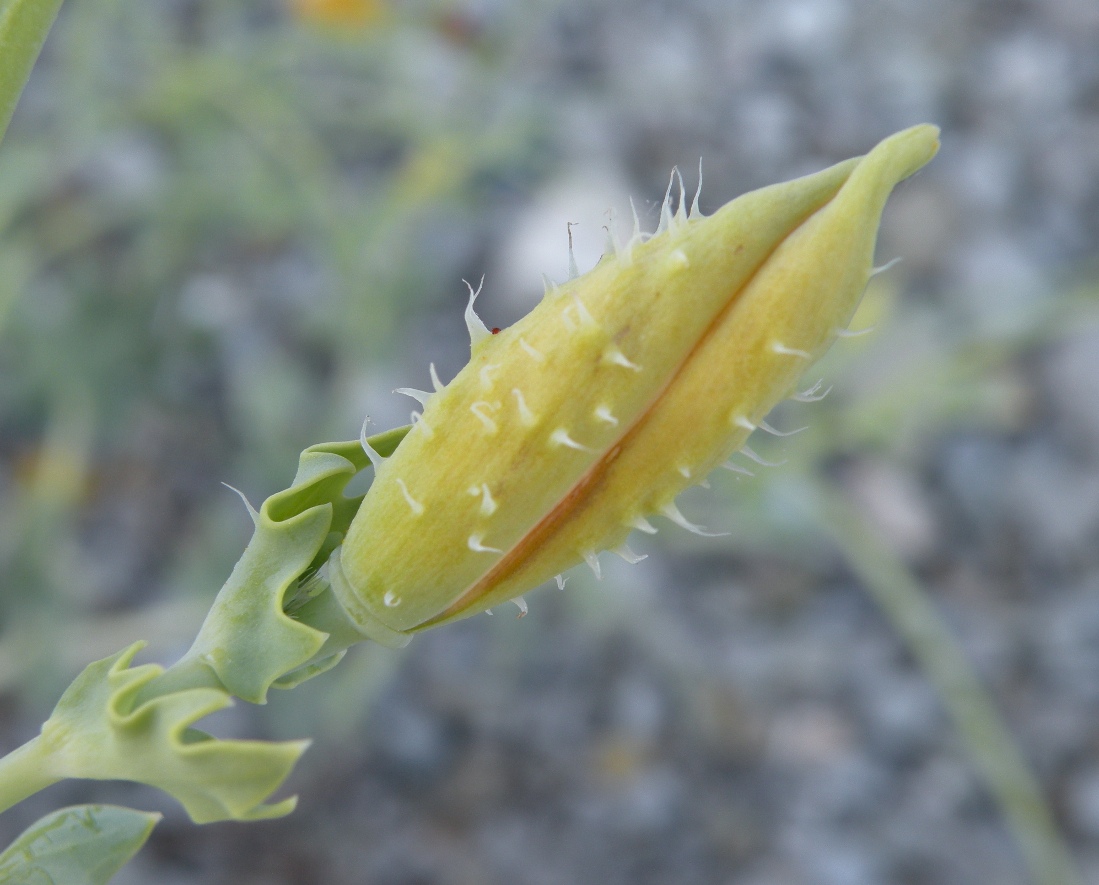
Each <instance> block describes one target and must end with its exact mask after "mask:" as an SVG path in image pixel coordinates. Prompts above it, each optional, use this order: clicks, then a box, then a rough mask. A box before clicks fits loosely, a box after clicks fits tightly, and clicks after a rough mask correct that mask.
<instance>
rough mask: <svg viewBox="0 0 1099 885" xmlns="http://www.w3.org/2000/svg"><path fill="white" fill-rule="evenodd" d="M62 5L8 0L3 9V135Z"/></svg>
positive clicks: (49, 0)
mask: <svg viewBox="0 0 1099 885" xmlns="http://www.w3.org/2000/svg"><path fill="white" fill-rule="evenodd" d="M60 8H61V0H7V2H6V3H4V4H3V6H2V8H0V138H3V137H4V133H5V132H7V130H8V123H10V122H11V115H12V114H13V113H14V112H15V105H16V103H17V102H18V101H19V96H20V95H21V94H22V92H23V87H24V86H26V85H27V79H28V78H29V77H30V75H31V68H33V67H34V63H35V61H36V60H37V59H38V53H39V52H41V51H42V44H43V43H45V42H46V35H47V34H48V33H49V32H50V27H51V26H52V25H53V21H54V19H55V18H57V11H58V10H59V9H60Z"/></svg>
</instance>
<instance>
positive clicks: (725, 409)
mask: <svg viewBox="0 0 1099 885" xmlns="http://www.w3.org/2000/svg"><path fill="white" fill-rule="evenodd" d="M937 136H938V130H937V129H936V128H935V127H934V126H928V125H924V126H916V127H913V128H911V129H908V130H905V131H903V132H900V133H898V134H896V135H894V136H892V137H891V138H888V139H886V140H885V141H883V142H882V143H881V144H879V145H878V146H877V147H876V148H874V150H872V151H871V152H870V153H869V154H868V155H867V156H865V157H862V158H857V159H853V160H848V161H847V162H844V163H840V164H838V165H836V166H833V167H831V168H830V169H826V170H824V171H822V172H819V173H817V174H815V175H809V176H806V177H804V178H799V179H797V180H795V181H791V182H787V183H785V184H779V185H774V186H772V187H767V188H763V189H761V190H758V191H754V192H752V193H749V194H746V195H744V196H742V197H740V198H738V199H736V200H734V201H733V202H731V203H729V204H728V205H726V206H725V207H723V208H722V209H720V210H719V211H718V212H716V213H715V214H714V215H712V216H710V217H708V218H702V217H700V216H699V215H698V213H697V210H696V209H692V211H691V213H690V215H689V216H688V213H687V212H686V211H685V209H684V206H683V205H682V203H683V200H682V199H681V200H680V206H679V209H678V210H677V211H676V212H675V213H672V211H671V208H670V201H668V200H666V201H665V206H664V210H663V212H662V218H661V223H660V228H659V229H658V231H657V233H656V234H655V235H654V236H652V237H651V238H648V239H646V238H645V237H644V236H638V235H636V234H635V236H634V238H633V239H632V240H631V241H630V242H629V243H628V244H627V245H626V246H625V247H624V248H622V249H619V250H614V251H612V252H611V253H609V254H607V255H605V256H604V257H603V259H602V260H601V261H600V262H599V264H598V265H597V266H596V267H595V268H594V269H593V270H592V271H591V272H589V273H587V274H584V275H583V276H581V277H578V278H576V279H573V280H571V281H570V282H568V283H566V284H564V285H562V286H560V287H557V288H554V289H552V290H551V291H549V292H547V294H546V296H545V298H544V300H543V301H542V302H541V304H539V305H538V307H536V308H535V309H534V310H533V311H531V313H530V314H528V315H527V316H526V317H524V318H523V319H522V320H521V321H519V322H518V323H516V324H515V325H514V326H512V327H511V328H509V329H505V330H503V331H500V332H499V334H491V333H489V332H488V330H487V329H485V328H484V326H483V325H482V324H481V323H480V321H479V320H477V319H476V316H475V315H474V314H473V312H472V298H471V301H470V305H471V306H470V309H469V310H468V311H467V321H468V322H469V324H470V332H471V336H472V338H473V343H472V348H471V350H472V354H471V358H470V361H469V364H468V365H466V366H465V368H463V369H462V371H461V372H459V373H458V375H457V376H456V377H455V378H454V380H453V381H451V382H450V383H449V384H448V385H446V386H445V387H442V388H441V389H439V390H438V391H437V392H436V393H435V394H433V395H431V396H430V397H429V398H426V397H425V398H426V406H425V409H424V413H423V416H422V419H421V420H420V421H419V422H418V423H417V424H416V426H415V427H414V428H413V430H412V431H411V432H410V433H409V434H408V436H407V437H406V438H405V440H404V442H403V443H401V445H400V447H399V448H398V449H397V451H396V452H395V453H394V454H393V456H392V457H391V458H389V459H387V460H385V461H384V463H383V462H382V461H381V459H377V463H376V467H377V471H376V477H375V480H374V484H373V485H372V486H371V488H370V491H369V493H368V494H367V495H366V498H365V499H364V500H363V502H362V505H361V507H360V509H359V511H358V513H357V515H356V516H355V519H354V521H353V523H352V524H351V527H350V530H349V531H348V533H347V536H346V538H345V540H344V543H343V545H342V547H341V548H339V549H337V550H336V552H335V553H334V554H333V557H332V559H331V560H330V562H329V570H330V579H331V581H332V585H333V589H334V590H335V592H336V594H337V596H338V598H339V600H340V602H341V604H342V605H343V606H344V608H345V610H346V611H347V613H348V614H349V615H350V616H351V618H352V619H353V620H354V621H355V623H356V624H358V625H359V627H360V629H361V630H362V631H363V633H365V634H366V635H368V636H371V637H373V638H376V639H379V640H381V641H387V642H400V641H403V639H404V638H405V636H406V635H407V634H408V633H410V632H414V631H417V630H421V629H424V628H426V627H431V626H435V625H437V624H441V623H444V622H446V621H450V620H454V619H456V618H462V617H466V616H469V615H472V614H475V613H477V612H481V611H484V610H485V609H487V608H490V607H492V606H494V605H497V604H499V603H501V602H503V601H505V600H508V599H513V598H515V597H516V596H518V595H519V594H521V593H523V592H524V591H525V590H528V589H530V588H532V587H535V586H537V585H539V584H541V583H542V582H544V581H546V580H547V579H549V578H552V577H553V576H554V575H557V574H559V573H560V572H562V571H563V570H565V569H567V568H570V567H571V566H573V565H575V564H577V563H578V562H580V561H582V560H584V559H587V560H588V561H589V562H590V563H595V564H597V560H595V556H596V554H597V553H598V552H599V551H601V550H606V549H611V548H616V547H619V546H620V545H622V544H623V542H624V541H625V540H626V536H627V535H628V534H629V532H630V531H631V530H633V529H634V528H639V529H641V530H642V531H652V530H653V528H652V526H651V525H650V524H649V523H648V521H647V519H646V517H648V516H650V515H652V514H660V513H663V514H664V515H665V516H667V517H669V518H670V519H672V520H673V521H676V522H678V523H680V524H681V525H684V526H686V527H690V524H689V523H687V522H686V520H685V519H683V517H682V516H681V515H680V514H679V511H678V510H676V509H675V504H674V500H675V497H676V496H677V495H678V494H679V493H680V492H682V491H683V490H684V489H685V488H687V487H688V486H690V485H692V484H694V483H697V482H700V481H701V480H703V479H704V478H705V477H706V475H707V474H708V473H709V472H710V471H711V470H712V469H713V468H714V467H716V466H717V465H719V464H721V463H722V462H723V461H724V460H725V459H726V458H728V456H729V455H730V454H732V453H733V452H734V451H736V450H737V449H739V448H740V447H741V446H742V445H743V444H744V441H745V439H746V437H747V436H748V434H749V433H751V431H752V430H753V429H754V428H755V427H756V426H757V425H758V424H759V423H760V421H761V420H762V419H763V418H764V416H765V415H766V414H767V412H768V411H770V409H771V408H772V407H773V406H774V405H775V404H776V403H777V402H778V401H780V400H781V399H783V398H784V397H786V396H789V395H790V394H791V392H793V390H794V385H795V384H796V383H797V381H798V379H799V378H800V376H801V375H802V373H803V372H804V371H805V369H806V368H807V367H808V366H809V365H810V364H811V363H812V362H813V361H814V360H816V359H817V358H818V357H820V356H821V354H822V353H823V352H824V351H825V350H826V349H827V348H828V347H829V346H830V345H831V344H832V342H833V341H834V340H835V338H836V336H837V334H838V332H840V331H842V330H843V329H844V328H845V327H846V325H847V323H848V321H849V320H850V318H851V315H852V314H853V312H854V310H855V307H856V306H857V304H858V301H859V299H860V297H861V295H862V292H863V290H864V289H865V287H866V283H867V280H868V279H869V278H870V275H871V273H872V259H873V252H874V242H875V239H876V235H877V229H878V223H879V219H880V217H881V212H882V208H883V206H884V204H885V200H886V198H887V197H888V196H889V193H890V191H891V190H892V189H893V187H894V186H895V185H896V184H897V183H898V182H899V181H901V180H902V179H904V178H906V177H908V176H909V175H911V174H912V173H913V172H915V171H916V170H917V169H919V168H920V167H921V166H923V165H924V164H925V163H926V162H927V161H928V160H930V159H931V157H932V156H934V154H935V152H936V150H937V148H938V137H937Z"/></svg>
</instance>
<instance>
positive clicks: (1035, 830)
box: [817, 482, 1083, 885]
mask: <svg viewBox="0 0 1099 885" xmlns="http://www.w3.org/2000/svg"><path fill="white" fill-rule="evenodd" d="M817 492H818V494H817V516H818V519H819V521H820V524H821V525H822V526H824V527H825V529H826V530H827V531H828V533H829V534H830V535H831V536H832V538H833V539H834V540H835V542H836V543H837V544H838V545H839V547H840V549H841V550H842V551H843V554H844V556H845V557H846V559H847V562H848V564H849V565H850V566H851V568H852V570H853V571H854V572H855V574H856V575H857V576H858V577H859V578H860V579H861V581H862V583H863V586H864V587H865V589H866V591H867V592H868V593H869V594H870V596H871V597H872V598H873V600H874V602H876V603H877V605H878V606H879V607H880V608H881V610H882V612H883V613H884V614H885V616H886V617H887V618H888V619H889V621H890V623H891V624H892V626H893V627H894V629H896V630H897V632H898V633H900V634H901V636H902V637H903V639H904V641H905V642H906V643H907V645H908V649H909V651H910V652H911V653H912V656H913V657H914V658H915V659H916V661H917V662H918V663H919V665H920V668H921V669H922V670H923V672H924V673H925V674H926V675H927V677H928V678H929V679H930V680H931V682H932V683H933V684H934V685H935V687H936V688H937V689H938V691H939V694H940V696H941V698H942V701H943V704H944V705H945V706H946V709H947V711H948V712H949V714H950V716H951V718H952V719H953V721H954V725H955V727H956V728H957V729H958V733H959V734H960V735H961V738H962V741H963V742H964V744H965V746H966V748H967V749H968V751H969V753H970V755H971V756H972V757H973V761H974V762H975V763H976V765H977V768H978V769H979V771H980V773H981V775H982V776H983V777H984V781H985V784H986V785H987V787H988V790H989V792H990V793H991V794H992V795H993V797H994V798H995V799H996V801H997V803H999V806H1000V809H1001V811H1002V813H1003V815H1004V819H1005V821H1006V822H1007V825H1008V827H1009V828H1010V830H1011V831H1012V833H1013V834H1014V836H1015V838H1016V840H1017V841H1018V843H1019V848H1020V851H1021V853H1022V855H1023V859H1024V861H1025V862H1026V865H1027V868H1028V869H1029V871H1030V875H1031V878H1032V879H1033V881H1034V882H1035V883H1036V885H1083V880H1082V879H1081V878H1080V874H1079V872H1078V871H1077V869H1076V867H1075V864H1074V862H1073V859H1072V855H1071V854H1070V853H1069V850H1068V847H1067V846H1066V845H1065V843H1064V840H1063V839H1062V837H1061V835H1060V833H1059V832H1058V829H1057V824H1056V822H1055V820H1054V817H1053V813H1052V812H1051V811H1050V809H1049V806H1048V805H1047V804H1046V802H1045V800H1044V798H1043V797H1042V792H1041V787H1040V786H1039V784H1038V783H1037V781H1036V780H1035V778H1034V776H1033V774H1031V771H1030V769H1029V767H1028V766H1027V763H1026V760H1025V759H1024V757H1023V755H1022V753H1021V751H1020V750H1019V748H1018V746H1017V745H1016V743H1015V740H1014V739H1013V738H1012V736H1011V732H1010V730H1009V729H1008V727H1007V724H1006V723H1005V722H1004V721H1003V718H1002V717H1001V716H1000V714H999V712H998V711H997V709H996V705H995V702H994V701H993V699H992V698H991V697H990V695H989V693H988V691H987V690H986V688H985V687H984V686H983V685H982V684H981V681H980V679H979V677H978V676H977V674H976V673H975V672H974V670H973V667H972V666H971V665H970V663H969V660H968V659H967V658H966V656H965V653H964V652H963V651H962V649H961V648H960V647H959V645H958V642H957V640H956V639H955V638H954V636H952V635H951V633H950V630H949V629H948V628H947V626H946V625H945V624H944V623H943V621H942V619H941V618H940V616H939V615H938V613H937V612H936V611H935V607H934V605H932V603H931V601H930V599H929V598H928V596H927V593H926V592H925V591H924V590H923V588H922V587H921V586H920V584H919V582H918V581H917V580H916V579H915V578H914V577H913V576H912V574H911V573H910V572H909V570H908V569H907V568H906V567H905V565H904V564H903V563H902V562H901V561H900V560H899V559H898V558H897V557H896V556H895V555H894V554H893V553H892V552H891V551H890V550H889V548H888V547H887V546H886V544H885V543H884V542H883V541H882V539H881V538H880V537H879V536H878V535H877V534H876V533H875V532H874V530H873V529H872V528H871V527H870V526H869V525H868V524H867V522H866V520H865V519H863V518H862V516H861V515H860V514H859V513H858V511H856V510H855V508H854V507H852V506H851V504H850V503H848V501H847V500H846V498H845V497H844V496H843V494H842V493H841V492H840V491H839V490H838V489H836V488H835V487H834V486H831V485H829V484H828V483H826V482H821V483H820V484H819V485H818V488H817Z"/></svg>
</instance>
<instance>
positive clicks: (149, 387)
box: [0, 0, 545, 703]
mask: <svg viewBox="0 0 1099 885" xmlns="http://www.w3.org/2000/svg"><path fill="white" fill-rule="evenodd" d="M346 5H347V6H348V9H350V10H351V11H352V12H354V11H355V10H354V7H355V4H346ZM328 6H329V7H331V8H329V9H328V11H327V13H326V14H322V13H324V9H323V8H322V7H325V4H319V5H318V4H308V3H299V4H296V5H294V6H292V7H284V6H283V5H281V4H278V3H234V4H226V3H215V2H206V3H197V2H196V3H186V4H177V3H146V2H136V0H106V2H103V3H96V4H83V5H82V4H73V6H72V7H70V8H67V9H66V10H65V11H64V12H63V14H62V16H61V18H60V20H59V21H58V24H57V26H56V28H55V31H54V33H53V35H52V36H51V40H50V42H49V43H48V45H47V48H46V53H45V55H44V57H43V59H42V61H41V63H40V66H39V68H38V69H37V71H36V73H35V77H34V78H33V79H32V82H31V84H30V86H29V88H28V90H27V92H26V94H25V97H24V101H23V103H22V104H21V106H20V108H19V111H18V113H17V116H16V119H15V122H14V124H13V127H12V130H11V132H10V134H9V138H8V139H7V141H6V142H5V145H4V150H3V152H0V230H2V231H3V235H2V236H0V281H2V282H0V322H2V335H3V337H2V339H0V493H2V495H3V500H4V501H5V505H4V507H3V508H2V512H0V576H2V577H0V617H2V618H3V633H4V635H5V637H7V638H6V640H5V642H6V643H7V644H6V645H0V684H8V685H10V684H12V683H13V682H15V681H18V680H20V679H21V678H22V677H23V676H24V675H27V674H32V673H34V674H36V675H35V676H34V678H35V679H36V680H37V682H38V685H37V686H36V688H35V693H36V695H37V696H38V697H39V698H40V700H41V703H45V702H46V701H47V698H48V696H49V695H50V694H54V693H56V689H57V688H58V687H59V686H60V685H61V684H62V680H63V678H64V676H63V674H68V675H71V672H72V671H73V670H74V669H75V668H77V667H78V666H79V665H80V661H81V660H87V659H88V658H94V657H98V656H101V654H102V653H106V652H107V651H109V650H110V649H112V648H115V647H117V645H118V644H119V642H118V640H119V639H121V638H122V637H121V636H119V633H120V632H121V629H125V630H126V631H127V632H128V633H129V636H131V637H132V636H133V635H152V636H160V637H162V638H167V639H168V640H169V641H171V640H173V639H174V640H175V641H177V642H182V641H184V640H185V637H186V635H187V634H188V633H191V634H193V629H194V627H195V626H197V623H198V621H199V619H200V617H201V610H202V608H203V607H204V606H205V604H206V603H207V601H208V598H209V594H212V593H213V591H214V590H215V589H216V588H217V586H219V585H220V583H221V581H222V580H223V579H224V576H225V575H226V574H227V573H228V570H229V567H230V566H231V564H232V562H233V561H234V559H235V558H236V557H237V555H239V552H240V549H241V546H242V542H243V541H244V540H245V539H246V529H247V520H246V519H242V518H241V517H243V511H242V510H240V511H238V509H237V508H239V502H235V501H233V500H232V496H231V495H228V494H227V493H224V492H223V490H220V488H219V487H218V482H219V481H220V480H223V479H224V480H232V481H233V482H234V483H237V484H240V485H242V486H243V487H245V488H247V489H248V490H249V492H250V494H252V495H253V496H255V497H257V498H261V497H263V496H265V495H266V494H267V493H268V492H270V491H273V490H274V489H276V488H279V487H281V486H282V485H284V484H285V483H286V481H287V479H288V477H289V473H290V471H291V469H292V465H293V464H294V463H295V460H296V455H297V452H298V451H299V450H301V449H302V448H303V447H305V446H306V445H309V444H310V443H313V442H317V441H319V440H323V439H328V438H346V437H348V436H351V435H353V434H354V432H355V430H356V429H357V424H358V422H359V421H361V415H362V411H363V410H364V408H365V398H366V394H367V393H369V392H370V390H371V389H372V385H374V384H376V383H377V382H376V381H374V380H373V378H374V374H375V373H376V372H377V367H378V366H380V365H384V364H385V362H386V361H387V360H388V359H391V358H392V356H393V354H394V348H393V343H394V342H395V341H399V340H400V339H401V337H402V334H401V327H402V324H403V323H406V322H407V321H408V318H409V317H410V316H412V315H414V314H415V313H416V312H417V311H418V310H422V309H426V306H428V305H429V304H430V299H431V298H432V297H435V298H437V297H438V293H440V292H444V291H445V292H457V291H458V288H457V287H456V286H454V285H453V283H454V282H455V281H456V280H457V278H458V277H459V276H461V274H462V272H463V270H462V268H461V267H460V266H459V265H460V262H461V261H463V260H465V259H466V258H467V256H466V252H465V251H463V246H462V244H461V243H459V244H458V246H457V247H456V248H448V246H447V243H446V242H444V243H443V244H442V247H441V248H439V247H437V245H438V244H437V243H436V242H434V240H435V239H436V237H437V233H438V231H439V230H440V229H442V230H446V229H447V228H448V227H452V226H454V224H455V219H456V217H458V216H459V215H461V216H462V217H467V216H468V217H472V218H480V217H482V215H483V213H481V212H478V211H477V210H478V207H479V206H481V205H482V204H484V202H485V201H486V200H487V199H489V198H494V197H497V196H498V195H499V194H500V193H501V192H506V190H507V189H508V188H512V187H515V186H517V185H519V186H521V185H522V184H523V183H524V182H526V181H528V180H530V179H531V178H532V177H535V176H537V174H538V170H539V169H540V168H541V166H542V165H543V164H544V159H545V151H544V146H543V145H544V139H543V138H542V133H541V132H540V128H539V127H540V124H539V122H538V120H539V118H538V116H537V114H535V113H534V112H533V111H532V109H531V108H530V107H528V106H524V104H523V102H522V101H518V102H517V101H514V100H510V101H509V100H505V98H504V96H502V95H500V94H498V93H499V92H500V90H501V89H502V88H504V86H503V84H502V83H501V80H502V78H499V77H494V76H493V70H494V67H495V66H496V65H498V64H499V63H500V62H501V57H502V56H501V52H502V50H501V49H500V48H499V46H497V45H494V42H493V40H494V37H493V34H491V33H487V32H482V31H479V30H478V29H477V28H476V27H475V26H474V24H475V23H472V22H470V23H468V24H469V26H468V27H459V25H460V24H461V22H458V21H457V20H454V19H452V18H448V17H446V16H445V15H443V14H442V13H441V12H438V11H432V7H430V6H417V5H415V4H412V5H407V6H402V8H401V10H402V11H401V12H400V13H399V14H398V12H396V11H395V10H393V11H389V12H387V13H386V14H384V15H369V16H363V17H359V18H358V19H356V18H355V17H354V16H343V17H341V14H340V8H339V7H340V4H335V5H334V6H333V5H332V4H328ZM503 19H504V21H503V23H502V26H507V27H513V26H516V23H515V22H514V21H511V20H509V19H508V17H507V16H504V17H503ZM387 392H388V391H387ZM211 499H212V500H213V502H214V503H210V500H211ZM165 588H169V589H167V590H166V589H165ZM176 591H182V593H179V592H176ZM194 593H198V594H200V598H198V599H195V600H194V605H193V606H191V605H190V604H189V602H184V603H180V601H179V600H180V598H181V595H182V598H185V599H186V598H187V597H188V595H190V594H194ZM150 597H153V598H154V599H155V598H157V597H160V598H163V599H165V600H167V601H166V602H165V603H164V604H163V605H160V606H157V605H151V606H149V607H147V608H146V609H145V610H144V611H145V612H146V614H145V615H143V616H142V617H143V618H144V619H145V620H146V621H147V623H145V624H133V623H126V624H124V625H123V627H122V628H120V629H114V627H115V626H116V625H117V623H118V621H117V613H118V612H122V611H124V610H128V609H131V608H133V607H134V604H135V603H136V602H138V601H139V600H140V601H142V602H145V603H149V602H150V601H151V600H150ZM181 606H182V608H181ZM88 619H96V620H95V621H94V623H95V628H94V629H88V625H89V623H90V622H89V621H88ZM135 627H136V628H137V629H136V630H135ZM123 642H125V639H123ZM52 646H60V648H61V649H62V651H63V654H62V655H61V657H60V659H58V658H57V656H55V655H54V654H53V653H52V652H50V653H49V654H46V655H43V654H42V653H41V652H42V650H43V649H46V648H49V647H52ZM39 665H45V666H39Z"/></svg>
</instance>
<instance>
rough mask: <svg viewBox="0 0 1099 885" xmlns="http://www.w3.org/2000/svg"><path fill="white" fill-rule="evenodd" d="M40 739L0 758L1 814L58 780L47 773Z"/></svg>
mask: <svg viewBox="0 0 1099 885" xmlns="http://www.w3.org/2000/svg"><path fill="white" fill-rule="evenodd" d="M47 756H48V753H45V752H43V743H42V736H41V735H39V736H38V737H36V738H33V739H32V740H29V741H27V742H26V743H25V744H23V746H21V747H18V748H17V749H15V750H12V751H11V752H10V753H8V754H7V755H6V756H3V757H0V811H7V810H8V809H9V808H11V807H12V806H13V805H16V804H18V803H20V802H22V801H23V800H24V799H26V798H27V797H28V796H33V795H34V794H35V793H37V792H38V791H39V790H44V789H45V788H46V787H48V786H50V785H51V784H55V783H57V782H58V781H59V780H60V779H61V778H59V777H56V776H55V775H52V774H50V772H49V770H48V767H47V765H46V758H47Z"/></svg>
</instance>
